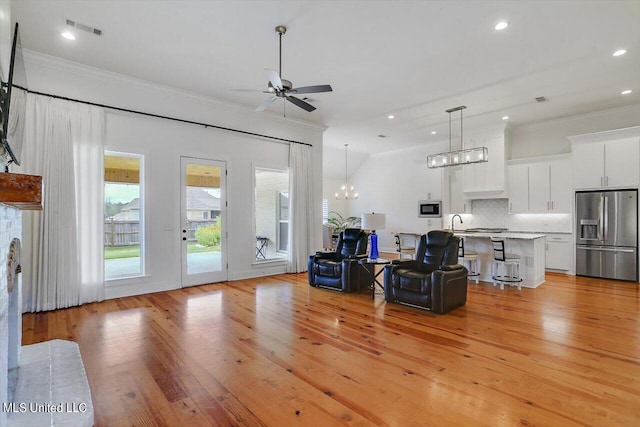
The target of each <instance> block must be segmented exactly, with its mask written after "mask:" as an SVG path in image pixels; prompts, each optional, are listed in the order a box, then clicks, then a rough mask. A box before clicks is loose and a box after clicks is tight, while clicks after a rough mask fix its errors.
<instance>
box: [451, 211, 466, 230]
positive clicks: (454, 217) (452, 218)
mask: <svg viewBox="0 0 640 427" xmlns="http://www.w3.org/2000/svg"><path fill="white" fill-rule="evenodd" d="M456 217H458V218H460V224H463V222H462V217H461V216H460V215H458V214H455V215H454V216H452V217H451V232H452V233H453V231H454V230H453V220H454V219H456Z"/></svg>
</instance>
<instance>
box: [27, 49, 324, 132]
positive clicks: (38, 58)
mask: <svg viewBox="0 0 640 427" xmlns="http://www.w3.org/2000/svg"><path fill="white" fill-rule="evenodd" d="M22 51H23V54H24V59H25V62H26V63H27V64H33V65H36V66H40V67H43V68H49V69H52V70H56V71H61V72H65V73H73V74H75V75H78V76H89V77H92V78H95V79H100V80H103V81H111V82H117V83H120V84H123V85H129V86H136V87H139V88H142V89H146V90H153V91H160V92H165V93H168V94H171V95H174V96H180V97H183V98H186V99H189V100H192V101H196V102H199V103H202V104H205V105H209V106H211V107H217V108H224V109H227V110H232V111H235V112H238V113H241V114H248V113H255V111H254V109H253V108H250V107H247V106H244V105H240V104H234V103H230V102H226V101H223V100H220V99H217V98H214V97H212V96H207V95H203V94H200V93H197V92H191V91H187V90H184V89H178V88H176V87H173V86H168V85H163V84H160V83H154V82H151V81H148V80H144V79H139V78H136V77H131V76H127V75H125V74H120V73H116V72H113V71H108V70H104V69H102V68H97V67H93V66H90V65H85V64H80V63H78V62H73V61H69V60H67V59H63V58H58V57H56V56H51V55H47V54H44V53H41V52H36V51H32V50H28V49H23V50H22ZM45 91H46V90H45ZM56 95H61V94H56ZM261 114H264V115H266V116H268V117H269V119H273V120H277V121H279V122H281V123H282V124H295V125H300V126H304V127H309V128H312V129H316V130H320V131H323V132H324V131H325V130H326V129H327V126H326V125H319V124H316V123H312V122H307V121H304V120H299V119H292V118H289V117H281V116H279V115H276V114H275V113H269V112H263V113H261Z"/></svg>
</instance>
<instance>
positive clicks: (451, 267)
mask: <svg viewBox="0 0 640 427" xmlns="http://www.w3.org/2000/svg"><path fill="white" fill-rule="evenodd" d="M462 268H464V267H463V266H462V264H453V265H441V266H439V267H438V270H442V271H456V270H461V269H462Z"/></svg>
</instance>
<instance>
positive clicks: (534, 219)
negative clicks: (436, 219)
mask: <svg viewBox="0 0 640 427" xmlns="http://www.w3.org/2000/svg"><path fill="white" fill-rule="evenodd" d="M463 218H464V225H463V226H460V228H507V229H509V230H512V231H534V232H549V233H554V232H556V233H571V232H573V222H572V219H571V214H509V200H508V199H479V200H472V201H471V215H469V214H466V215H463ZM450 222H451V216H450V215H449V216H448V218H444V223H445V224H447V223H450ZM457 228H458V226H456V229H457Z"/></svg>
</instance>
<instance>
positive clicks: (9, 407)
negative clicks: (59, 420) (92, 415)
mask: <svg viewBox="0 0 640 427" xmlns="http://www.w3.org/2000/svg"><path fill="white" fill-rule="evenodd" d="M2 412H14V413H27V412H28V413H38V412H41V413H54V412H55V413H63V412H64V413H80V414H84V413H85V412H87V404H86V403H82V402H80V403H78V402H63V403H58V404H57V405H56V404H53V403H49V402H46V403H37V402H9V403H7V402H3V403H2Z"/></svg>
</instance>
